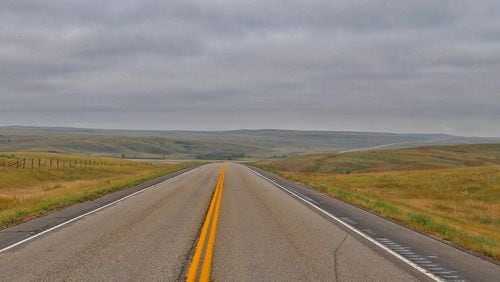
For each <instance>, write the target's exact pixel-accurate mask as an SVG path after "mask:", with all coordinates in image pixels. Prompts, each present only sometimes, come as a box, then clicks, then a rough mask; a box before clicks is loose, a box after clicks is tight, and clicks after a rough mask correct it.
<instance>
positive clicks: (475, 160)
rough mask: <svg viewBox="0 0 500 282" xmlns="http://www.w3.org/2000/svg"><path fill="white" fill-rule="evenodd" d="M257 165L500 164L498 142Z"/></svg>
mask: <svg viewBox="0 0 500 282" xmlns="http://www.w3.org/2000/svg"><path fill="white" fill-rule="evenodd" d="M260 165H263V166H267V167H272V168H274V169H279V170H283V171H290V172H332V173H364V172H378V171H395V170H398V171H402V170H425V169H439V168H460V167H471V166H486V165H500V144H495V143H493V144H473V145H447V146H428V147H419V148H410V149H394V150H370V151H358V152H349V153H335V154H316V155H305V156H298V157H292V158H287V159H278V160H267V161H262V162H260Z"/></svg>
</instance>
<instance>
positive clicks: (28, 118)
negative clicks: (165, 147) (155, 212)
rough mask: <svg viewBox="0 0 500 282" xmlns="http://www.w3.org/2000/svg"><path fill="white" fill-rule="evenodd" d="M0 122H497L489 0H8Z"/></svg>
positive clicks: (498, 39)
mask: <svg viewBox="0 0 500 282" xmlns="http://www.w3.org/2000/svg"><path fill="white" fill-rule="evenodd" d="M0 63H1V68H0V125H2V124H3V125H10V124H25V125H57V126H85V127H101V128H102V127H119V128H140V129H143V128H149V129H234V128H243V127H245V128H270V127H273V128H292V129H324V130H369V131H392V132H446V133H452V134H463V135H482V136H492V135H493V136H500V126H498V120H500V93H499V89H500V80H499V79H498V78H497V77H498V76H499V75H500V4H498V1H494V0H491V1H474V2H471V1H451V0H450V1H433V0H426V1H396V0H393V1H372V0H360V1H331V0H328V1H327V0H325V1H319V0H318V1H291V0H287V1H202V0H199V1H144V0H143V1H138V0H137V1H132V0H129V1H105V2H102V1H56V0H54V1H36V0H31V1H4V3H3V4H2V9H1V10H0Z"/></svg>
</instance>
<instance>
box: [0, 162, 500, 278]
mask: <svg viewBox="0 0 500 282" xmlns="http://www.w3.org/2000/svg"><path fill="white" fill-rule="evenodd" d="M221 168H222V165H221V164H210V165H205V166H202V167H200V168H198V169H196V170H194V171H191V172H188V173H186V174H182V175H179V176H177V177H175V178H172V179H170V180H168V181H166V182H163V183H161V184H160V185H157V186H154V187H151V188H148V189H146V190H143V191H142V192H141V193H137V194H135V195H133V196H132V197H129V198H127V199H125V200H123V201H120V202H117V203H115V204H113V205H110V206H109V207H106V208H104V209H101V210H99V211H97V212H94V213H90V214H88V215H86V216H83V217H82V218H80V219H78V220H76V221H73V222H71V223H69V224H66V225H63V226H61V227H60V228H57V229H55V230H52V231H50V232H47V233H46V234H43V235H42V236H39V237H37V238H34V239H33V240H30V241H27V242H25V243H23V244H20V245H18V246H16V247H14V248H11V249H8V250H6V251H3V252H1V253H0V280H2V281H12V280H16V281H35V280H37V281H38V280H44V281H54V280H56V281H57V280H59V281H61V280H65V281H70V280H79V281H80V280H86V281H102V280H114V281H141V280H146V281H151V280H154V281H158V280H161V281H176V280H184V279H185V277H186V274H187V272H188V269H189V267H190V265H191V264H192V258H193V254H194V253H195V251H196V246H197V242H198V238H199V237H200V231H201V230H202V226H203V225H204V223H205V222H207V226H209V227H208V229H207V232H206V234H207V235H206V236H207V238H209V237H210V234H211V233H214V235H215V237H214V238H215V240H214V242H213V243H214V246H213V247H214V249H213V257H211V259H212V260H211V272H210V276H209V277H211V279H212V280H214V281H256V280H257V281H415V280H431V278H432V277H433V276H432V275H431V276H428V275H424V274H423V273H422V272H419V271H418V270H417V269H415V268H414V267H412V266H410V265H408V264H407V263H405V262H404V261H402V260H400V259H398V258H397V257H395V256H392V255H391V254H389V253H388V252H387V251H385V250H383V249H381V248H379V247H378V246H376V245H374V244H372V243H370V242H369V241H368V240H366V239H364V238H363V237H361V236H359V235H358V234H357V233H356V232H352V231H351V230H349V229H348V228H345V226H342V225H341V224H338V223H335V222H332V220H329V218H328V217H327V216H325V215H324V214H323V215H322V214H321V213H319V212H317V211H316V210H314V209H313V208H311V207H309V206H307V205H305V204H304V203H302V202H300V201H298V200H297V199H296V198H294V197H291V196H290V195H289V194H288V193H286V192H284V191H283V190H282V189H280V188H278V187H277V186H275V185H274V184H272V183H271V182H269V181H268V180H266V179H264V178H262V177H259V176H258V175H257V174H256V173H254V172H252V171H251V170H250V169H249V168H247V167H245V166H242V165H239V164H228V165H227V169H226V171H225V174H222V178H223V181H221V177H219V173H220V171H221ZM216 187H218V188H216ZM217 191H219V192H217ZM210 206H214V208H213V212H212V216H211V217H207V211H209V210H210V209H209V207H210ZM57 214H58V213H54V214H52V215H49V216H48V217H50V216H52V217H54V216H57ZM209 215H210V213H209ZM214 217H217V221H213V219H214ZM212 222H216V223H217V227H218V228H217V229H216V230H213V231H216V232H212V231H211V230H212V229H213V224H212V226H211V225H210V224H209V223H212ZM29 226H30V225H29V222H28V223H26V224H24V225H19V226H16V227H14V228H11V229H7V230H4V231H2V232H0V249H2V248H5V247H6V246H5V245H1V244H2V236H4V237H5V238H7V237H9V238H12V233H13V232H22V231H23V230H22V229H23V228H29ZM40 231H42V230H38V231H35V233H36V232H40ZM9 232H10V233H9ZM202 233H203V232H202ZM9 240H10V239H9ZM4 241H5V240H4ZM206 241H207V242H209V241H210V240H208V239H207V240H206ZM9 242H10V241H9ZM11 243H12V242H10V243H9V244H11ZM207 244H209V243H207ZM206 249H207V247H204V248H203V251H205V252H206ZM464 254H465V253H464ZM207 256H208V255H207V254H206V253H204V255H203V257H202V258H201V259H206V258H207ZM478 260H479V259H478ZM201 264H202V262H201V263H200V265H201ZM490 265H491V266H492V267H493V271H499V270H498V266H496V265H494V264H490ZM488 266H489V265H488ZM498 277H500V276H498Z"/></svg>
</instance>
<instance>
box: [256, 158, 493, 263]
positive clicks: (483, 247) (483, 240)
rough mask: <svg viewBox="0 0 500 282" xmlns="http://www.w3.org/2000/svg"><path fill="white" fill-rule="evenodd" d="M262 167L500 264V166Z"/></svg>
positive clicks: (261, 165) (261, 166) (266, 164)
mask: <svg viewBox="0 0 500 282" xmlns="http://www.w3.org/2000/svg"><path fill="white" fill-rule="evenodd" d="M257 166H258V167H260V168H262V169H265V170H268V171H272V172H275V173H277V174H279V175H281V176H283V177H285V178H288V179H291V180H294V181H297V182H301V183H304V184H306V185H308V186H311V187H312V188H314V189H317V190H319V191H321V192H323V193H325V194H328V195H331V196H333V197H335V198H338V199H341V200H343V201H345V202H349V203H352V204H354V205H357V206H360V207H362V208H365V209H367V210H370V211H372V212H374V213H376V214H378V215H381V216H383V217H386V218H390V219H392V220H395V221H397V222H400V223H402V224H404V225H407V226H409V227H411V228H414V229H416V230H419V231H421V232H424V233H428V234H431V235H433V236H436V237H438V238H441V239H443V240H446V241H449V242H452V243H453V244H456V245H458V246H461V247H463V248H466V249H470V250H473V251H475V252H478V253H481V254H483V255H486V256H488V257H490V258H493V259H495V260H500V166H499V165H488V166H482V167H462V168H451V169H421V170H411V171H383V172H368V173H351V174H340V173H311V172H289V171H285V170H283V169H276V168H275V167H273V166H269V164H268V163H265V162H264V164H262V163H260V164H259V163H257Z"/></svg>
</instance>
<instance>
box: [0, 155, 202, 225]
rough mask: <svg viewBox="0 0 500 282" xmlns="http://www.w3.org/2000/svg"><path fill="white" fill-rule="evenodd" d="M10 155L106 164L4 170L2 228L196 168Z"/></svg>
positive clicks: (186, 164)
mask: <svg viewBox="0 0 500 282" xmlns="http://www.w3.org/2000/svg"><path fill="white" fill-rule="evenodd" d="M2 154H4V153H2ZM8 155H9V156H11V157H12V156H14V158H45V159H47V158H53V159H56V158H57V159H60V160H62V159H65V160H84V159H85V160H89V161H90V160H91V161H96V162H99V163H106V165H100V166H99V165H96V166H88V167H82V166H80V167H79V166H76V167H68V166H66V167H43V166H42V167H35V168H34V169H31V168H29V169H28V168H26V169H16V168H12V167H11V168H6V167H0V228H5V227H8V226H11V225H14V224H17V223H19V222H22V221H26V220H29V219H31V218H34V217H38V216H40V215H43V214H46V213H48V212H50V211H52V210H56V209H60V208H63V207H66V206H70V205H72V204H75V203H78V202H83V201H88V200H92V199H96V198H98V197H100V196H102V195H104V194H106V193H110V192H113V191H117V190H120V189H124V188H126V187H131V186H134V185H137V184H140V183H142V182H144V181H147V180H150V179H154V178H157V177H160V176H162V175H166V174H169V173H172V172H175V171H178V170H181V169H184V168H188V167H191V166H194V165H196V163H192V162H182V163H176V164H157V165H151V164H147V163H145V162H132V161H127V160H122V159H113V158H101V157H89V156H85V155H75V154H52V153H36V152H35V153H31V152H29V153H27V152H17V153H8ZM1 157H2V156H0V158H1Z"/></svg>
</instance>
